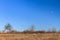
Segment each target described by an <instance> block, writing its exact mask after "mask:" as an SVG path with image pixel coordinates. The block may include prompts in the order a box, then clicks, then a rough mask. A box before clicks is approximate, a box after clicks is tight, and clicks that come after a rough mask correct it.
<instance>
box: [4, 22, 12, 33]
mask: <svg viewBox="0 0 60 40" xmlns="http://www.w3.org/2000/svg"><path fill="white" fill-rule="evenodd" d="M11 29H12V27H11V25H10V24H9V23H8V24H6V25H5V29H4V31H3V32H5V31H6V30H7V31H11Z"/></svg>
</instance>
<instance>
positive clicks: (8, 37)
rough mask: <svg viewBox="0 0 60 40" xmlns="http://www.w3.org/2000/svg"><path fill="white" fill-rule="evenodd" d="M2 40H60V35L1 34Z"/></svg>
mask: <svg viewBox="0 0 60 40" xmlns="http://www.w3.org/2000/svg"><path fill="white" fill-rule="evenodd" d="M0 40H60V33H37V34H36V33H33V34H29V33H27V34H24V33H20V34H8V33H6V34H3V33H1V34H0Z"/></svg>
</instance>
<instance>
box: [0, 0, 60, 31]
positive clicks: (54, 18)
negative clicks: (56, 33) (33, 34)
mask: <svg viewBox="0 0 60 40" xmlns="http://www.w3.org/2000/svg"><path fill="white" fill-rule="evenodd" d="M7 23H10V24H11V25H12V27H13V28H14V29H16V30H19V31H23V30H26V29H29V28H30V26H31V25H35V30H49V29H51V28H56V29H57V30H60V0H0V31H1V30H3V29H4V25H6V24H7Z"/></svg>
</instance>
